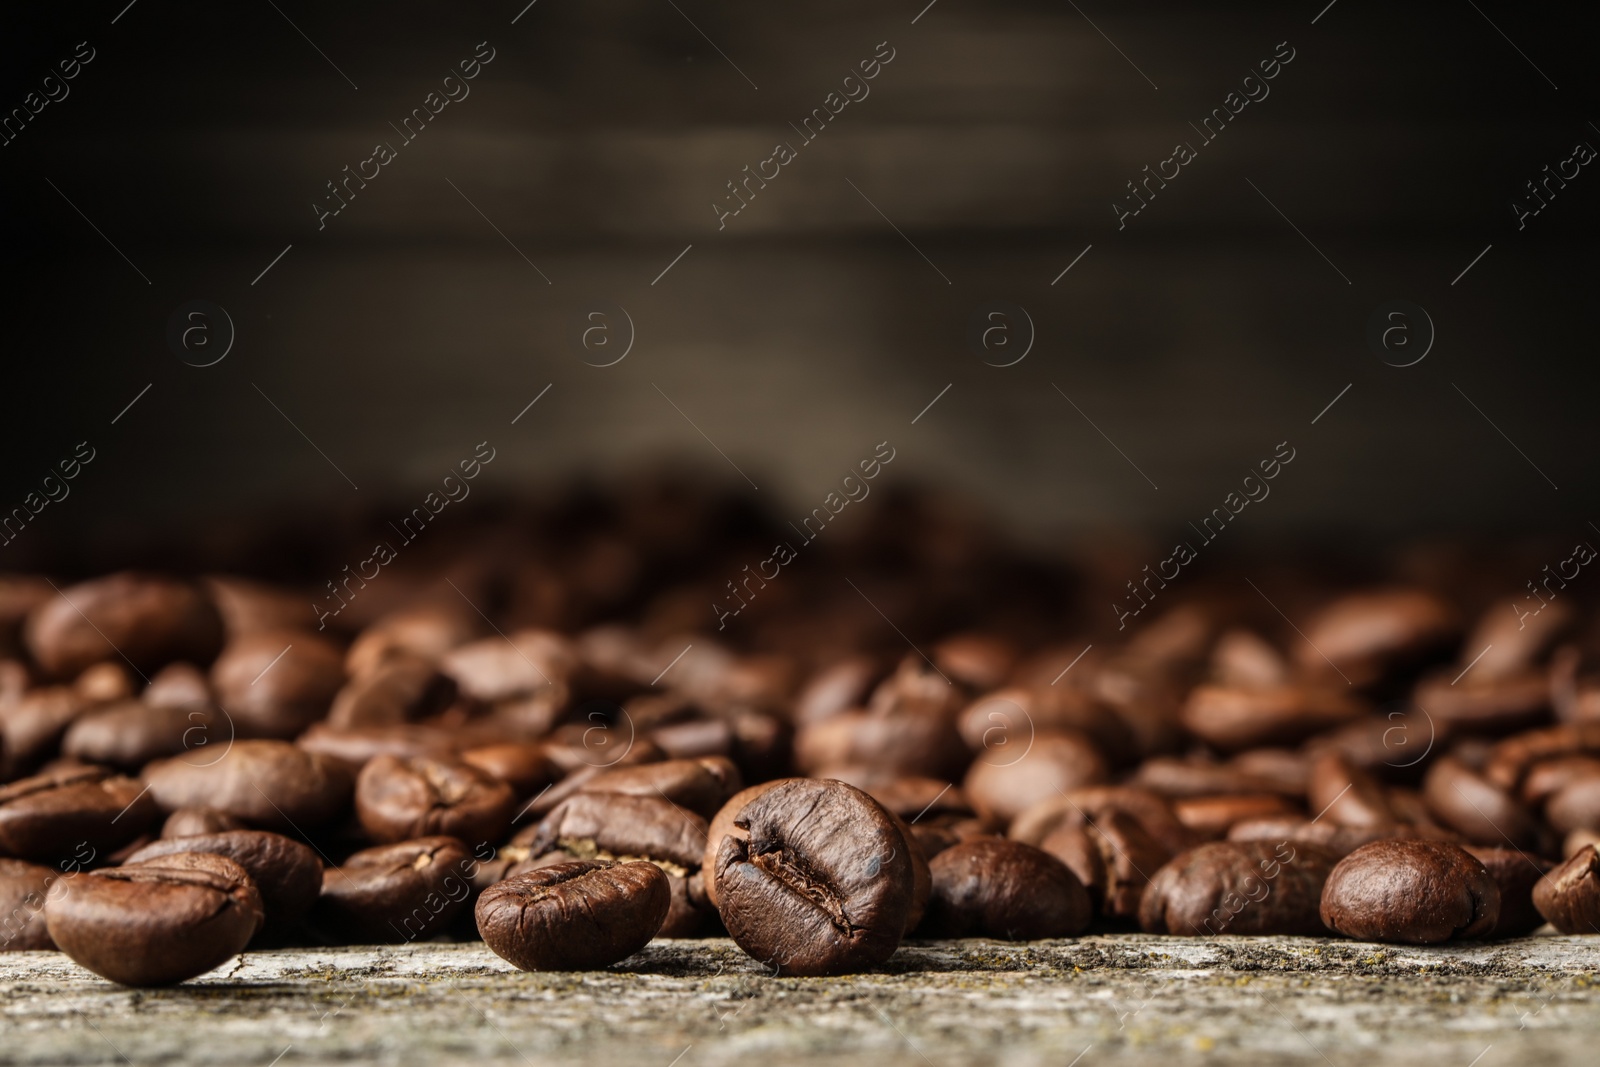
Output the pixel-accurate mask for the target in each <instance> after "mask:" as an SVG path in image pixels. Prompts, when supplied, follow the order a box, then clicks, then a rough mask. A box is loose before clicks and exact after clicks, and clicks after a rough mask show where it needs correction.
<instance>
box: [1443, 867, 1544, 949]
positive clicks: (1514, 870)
mask: <svg viewBox="0 0 1600 1067" xmlns="http://www.w3.org/2000/svg"><path fill="white" fill-rule="evenodd" d="M1462 847H1464V848H1465V849H1466V850H1467V851H1468V852H1470V853H1472V855H1473V857H1474V858H1475V859H1477V861H1478V862H1479V863H1481V864H1483V867H1484V870H1486V871H1488V872H1489V877H1490V878H1493V879H1494V884H1495V885H1496V886H1498V887H1499V888H1500V916H1499V918H1498V919H1497V920H1496V921H1495V924H1494V926H1493V928H1491V929H1490V930H1489V932H1488V933H1486V934H1484V935H1483V936H1484V938H1485V939H1487V940H1491V941H1493V940H1497V939H1499V938H1506V937H1525V936H1527V935H1528V934H1531V933H1533V932H1534V931H1535V930H1537V929H1538V928H1539V927H1541V926H1543V925H1544V916H1543V915H1540V914H1539V909H1538V908H1536V907H1534V906H1533V887H1534V886H1536V885H1538V884H1539V881H1540V879H1542V878H1543V877H1544V876H1545V874H1546V873H1548V872H1549V870H1550V868H1551V867H1553V866H1555V865H1554V864H1552V863H1551V862H1550V861H1549V860H1547V859H1544V858H1543V857H1541V856H1535V855H1533V854H1532V853H1530V852H1522V851H1519V850H1517V849H1510V848H1489V847H1485V846H1483V845H1464V846H1462Z"/></svg>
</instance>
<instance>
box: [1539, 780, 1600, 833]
mask: <svg viewBox="0 0 1600 1067" xmlns="http://www.w3.org/2000/svg"><path fill="white" fill-rule="evenodd" d="M1544 816H1545V819H1546V820H1547V821H1548V822H1549V823H1550V826H1551V827H1552V828H1553V829H1554V830H1555V831H1556V832H1557V833H1559V834H1570V833H1571V832H1572V831H1574V830H1597V831H1600V774H1587V775H1575V776H1574V777H1573V778H1572V780H1571V781H1569V782H1567V783H1566V784H1565V785H1563V786H1562V787H1561V788H1560V789H1558V790H1557V791H1556V792H1555V793H1554V794H1553V795H1551V797H1550V799H1548V800H1546V801H1545V805H1544Z"/></svg>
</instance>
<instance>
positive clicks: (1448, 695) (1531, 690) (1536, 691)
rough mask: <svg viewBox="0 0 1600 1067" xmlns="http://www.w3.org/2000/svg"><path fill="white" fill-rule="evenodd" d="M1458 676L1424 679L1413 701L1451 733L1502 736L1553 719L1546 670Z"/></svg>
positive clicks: (1418, 684) (1446, 672)
mask: <svg viewBox="0 0 1600 1067" xmlns="http://www.w3.org/2000/svg"><path fill="white" fill-rule="evenodd" d="M1456 678H1457V675H1456V674H1453V673H1451V672H1450V671H1445V672H1443V673H1440V674H1436V675H1432V676H1430V677H1428V678H1424V679H1423V680H1422V681H1420V682H1418V683H1417V688H1416V690H1415V693H1414V696H1413V697H1412V700H1413V703H1415V704H1416V705H1417V706H1418V707H1421V708H1427V709H1428V714H1429V715H1432V716H1433V717H1434V718H1435V719H1437V720H1438V721H1439V723H1440V724H1441V725H1442V726H1443V727H1445V728H1446V729H1448V730H1449V731H1450V733H1451V734H1452V735H1454V734H1461V733H1475V734H1485V735H1489V736H1493V737H1499V736H1503V735H1505V734H1508V733H1512V732H1514V731H1517V730H1527V729H1531V728H1533V727H1535V726H1543V725H1544V724H1545V723H1547V722H1549V721H1550V717H1551V709H1550V680H1549V678H1548V677H1547V676H1546V675H1545V673H1544V672H1543V671H1538V670H1529V671H1526V672H1524V673H1522V674H1515V675H1509V676H1502V677H1492V676H1490V675H1487V674H1483V675H1478V674H1477V672H1476V671H1474V672H1472V673H1469V674H1468V675H1467V676H1466V677H1464V678H1461V679H1460V681H1456Z"/></svg>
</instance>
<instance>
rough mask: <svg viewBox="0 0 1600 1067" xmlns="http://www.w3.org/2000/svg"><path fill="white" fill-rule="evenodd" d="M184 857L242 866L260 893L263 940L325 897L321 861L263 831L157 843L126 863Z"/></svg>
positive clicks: (281, 931)
mask: <svg viewBox="0 0 1600 1067" xmlns="http://www.w3.org/2000/svg"><path fill="white" fill-rule="evenodd" d="M179 852H205V853H209V854H211V855H213V856H223V857H225V858H227V859H230V860H232V861H233V862H235V863H237V864H238V865H239V866H240V867H243V868H244V870H245V873H246V874H248V875H249V876H250V880H251V881H252V882H254V883H255V887H256V890H257V891H258V892H259V893H260V894H261V910H262V912H263V914H264V916H265V921H264V922H263V924H262V927H261V934H262V935H263V936H264V937H269V938H270V937H277V936H280V935H282V934H284V933H287V932H288V931H290V930H292V929H293V928H294V927H296V926H298V925H299V923H300V921H301V920H302V919H304V918H305V917H306V916H307V915H309V914H310V913H311V906H312V905H313V904H315V903H316V902H317V896H318V894H320V893H321V892H322V861H321V860H320V859H318V858H317V854H316V853H315V852H313V851H312V850H311V849H309V848H307V847H306V846H305V845H302V844H301V843H300V842H298V841H292V840H290V839H289V838H287V837H283V836H282V835H280V834H274V833H268V832H267V831H264V830H229V831H224V832H222V833H213V834H196V835H193V836H190V837H180V838H166V839H162V840H160V841H152V842H151V843H150V844H148V845H145V846H144V847H143V848H141V849H139V850H138V851H137V852H135V853H133V854H132V855H131V856H129V857H128V858H127V860H126V861H124V862H125V863H126V864H127V865H129V866H133V865H135V864H139V863H142V862H144V861H145V860H154V859H157V858H159V857H161V856H171V855H173V854H175V853H179Z"/></svg>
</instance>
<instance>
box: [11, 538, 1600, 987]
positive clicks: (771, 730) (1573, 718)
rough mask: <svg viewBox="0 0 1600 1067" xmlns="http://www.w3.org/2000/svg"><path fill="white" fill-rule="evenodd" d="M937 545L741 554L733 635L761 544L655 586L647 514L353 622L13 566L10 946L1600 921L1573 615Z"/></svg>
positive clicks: (563, 948) (129, 963) (1580, 640)
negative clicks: (835, 573) (725, 621)
mask: <svg viewBox="0 0 1600 1067" xmlns="http://www.w3.org/2000/svg"><path fill="white" fill-rule="evenodd" d="M678 532H679V534H680V537H679V542H680V544H681V543H682V542H683V541H684V540H685V537H684V536H682V535H683V534H684V530H681V529H680V530H679V531H678ZM692 532H693V531H692V529H691V530H690V531H689V533H691V534H692ZM924 533H925V536H924V537H923V538H922V539H921V540H920V541H919V542H917V543H918V544H920V545H922V546H923V547H922V548H920V549H918V550H916V551H912V550H910V549H905V550H904V551H901V550H900V549H894V548H893V541H892V539H890V538H886V539H885V540H884V541H883V542H882V543H880V544H879V545H878V549H877V550H878V551H879V552H880V556H879V557H878V559H879V560H880V561H881V562H882V570H881V572H880V574H879V576H880V578H881V575H882V574H890V575H891V576H892V577H891V578H890V579H885V580H879V581H877V582H876V583H875V584H871V585H870V589H871V590H872V591H873V593H874V594H875V595H874V596H870V597H869V595H868V592H867V587H863V586H861V585H858V584H856V583H854V582H850V583H844V582H835V583H834V585H835V586H838V588H837V589H835V588H834V586H829V587H828V588H827V589H826V590H825V591H824V592H822V593H818V592H816V591H815V589H816V586H817V583H819V582H820V581H821V578H820V577H819V574H821V573H822V572H820V571H815V570H814V571H811V572H807V571H805V570H804V569H800V570H797V571H795V572H793V573H789V572H786V573H785V574H784V575H783V576H782V577H781V578H779V579H774V580H773V581H772V583H771V588H767V587H766V586H761V587H758V588H752V586H751V583H750V581H749V579H748V578H747V579H745V580H744V588H745V589H746V590H749V591H750V592H751V594H752V601H751V604H750V610H749V611H748V612H747V613H746V614H747V615H749V616H750V618H749V619H746V620H739V621H736V623H735V627H734V628H733V629H731V630H729V631H728V632H726V633H722V632H719V631H718V630H717V629H715V628H714V627H713V626H712V625H711V621H710V620H715V619H719V618H726V614H725V613H722V614H719V613H718V609H717V607H716V605H715V604H713V605H712V608H711V610H710V611H707V610H706V608H705V603H706V600H707V599H709V597H708V596H707V595H706V591H707V590H708V589H714V588H715V586H716V582H717V581H718V580H719V578H718V575H719V573H720V572H719V570H718V568H719V567H720V568H721V569H723V570H725V569H727V564H726V557H724V556H722V555H720V554H719V555H717V558H716V559H715V560H712V561H711V562H710V563H708V564H707V567H706V568H705V569H704V570H703V571H701V572H699V575H698V576H691V577H688V578H684V579H682V580H681V581H679V580H673V581H655V582H654V584H652V581H651V579H650V578H649V574H650V567H649V565H648V564H649V559H648V555H649V553H648V550H644V549H640V548H639V546H638V544H636V543H630V541H629V540H628V538H627V537H625V536H622V535H620V534H616V533H615V532H613V533H612V534H609V535H607V536H606V537H601V538H592V539H591V540H589V541H588V542H586V547H585V550H584V551H583V552H582V553H579V554H568V555H567V556H564V557H560V558H561V560H562V563H561V564H560V565H553V564H552V563H551V562H550V558H543V559H542V561H541V560H531V559H530V555H529V553H519V552H518V550H517V549H516V548H515V547H514V546H512V547H507V543H506V539H505V538H503V537H502V538H494V539H490V538H486V539H485V542H484V543H483V544H480V545H478V546H475V547H476V548H478V549H481V551H480V552H478V554H477V556H472V555H470V554H461V555H451V554H448V553H447V554H445V555H444V556H443V557H429V558H427V559H424V560H420V561H419V562H418V564H417V567H416V570H417V571H418V575H417V576H413V577H412V578H405V577H404V576H403V575H404V572H403V571H397V572H396V573H394V574H385V575H383V576H382V577H381V578H379V579H374V580H373V582H372V583H371V588H367V587H366V586H365V585H363V586H359V587H356V586H352V585H351V584H350V582H349V580H348V579H346V580H345V582H344V584H343V587H342V588H343V589H344V590H345V592H346V593H347V594H348V597H346V598H341V600H342V601H343V602H345V603H346V605H347V607H349V608H350V609H351V610H349V611H348V613H341V614H340V616H339V618H338V619H337V620H336V625H334V626H332V627H326V626H324V627H323V628H319V627H318V626H317V625H313V623H314V622H326V621H327V618H328V615H329V614H330V613H329V612H328V611H327V609H326V607H325V606H323V607H317V606H314V607H313V608H312V609H311V610H307V607H306V600H305V598H304V597H303V596H302V595H300V594H299V593H298V592H296V591H295V590H294V589H292V588H290V587H289V586H288V585H279V584H274V583H268V582H264V581H255V580H245V579H241V578H232V577H228V578H224V577H210V578H204V579H195V580H188V579H182V578H176V577H168V576H162V575H158V574H152V573H133V572H124V573H116V574H112V575H110V576H107V577H101V578H95V579H91V580H87V581H82V582H77V583H62V584H59V585H58V584H55V583H53V582H50V581H47V580H45V579H35V578H31V577H24V576H11V577H5V578H0V781H3V782H4V784H3V785H0V857H4V858H0V948H3V949H5V950H37V949H52V948H54V949H59V950H60V951H62V952H65V953H67V954H68V955H69V956H70V957H71V958H72V959H73V960H75V961H77V962H78V963H80V964H82V965H83V966H84V967H86V968H88V969H89V970H91V971H93V972H94V973H96V974H99V975H102V976H104V977H106V978H109V979H111V980H113V981H116V982H120V983H125V984H128V985H133V986H148V985H160V984H166V983H173V982H178V981H182V980H184V979H186V978H190V977H193V976H195V975H198V974H201V973H204V972H205V971H207V970H210V969H212V968H214V967H217V966H218V965H219V964H221V963H222V962H224V961H225V960H227V959H228V958H230V957H231V956H233V955H235V954H236V953H238V952H240V951H242V950H244V949H246V948H247V947H255V948H264V947H274V946H290V945H337V944H350V943H358V944H404V943H407V942H413V941H417V940H423V939H432V938H440V937H444V938H455V939H472V938H482V940H483V941H484V942H485V943H486V944H487V945H488V946H489V948H490V949H492V950H493V951H494V952H496V953H497V954H499V955H500V956H502V957H504V958H505V959H506V960H508V961H510V962H511V963H512V964H514V965H515V966H517V967H520V968H524V969H530V970H581V969H588V968H599V967H605V966H608V965H611V964H614V963H617V962H618V961H621V960H623V959H625V958H627V957H628V956H630V955H632V954H634V953H636V952H638V951H639V950H640V949H641V948H642V947H644V946H645V945H646V944H647V943H649V942H650V940H651V939H652V938H656V937H672V938H695V937H704V936H716V935H722V934H724V933H725V934H726V935H727V936H730V937H732V938H733V940H734V941H735V942H737V943H738V944H739V945H740V947H742V948H743V949H744V950H745V951H746V952H748V953H749V954H750V955H751V956H752V957H753V958H755V959H756V960H758V961H760V962H761V963H762V964H764V965H767V966H770V967H771V969H772V970H771V973H773V974H775V975H833V974H841V973H848V972H853V971H860V970H863V969H868V968H872V967H874V966H877V965H880V964H882V963H883V962H884V961H885V960H887V959H888V958H889V957H890V956H891V955H892V954H893V953H894V952H895V949H896V947H897V946H898V945H899V944H900V942H901V941H902V939H904V938H907V937H929V938H948V937H986V938H1006V939H1034V938H1057V937H1073V936H1076V935H1079V934H1082V933H1084V932H1086V931H1088V930H1090V929H1099V930H1106V931H1116V930H1143V931H1145V932H1148V933H1156V934H1172V935H1181V936H1208V935H1215V934H1257V935H1263V934H1282V935H1311V936H1323V937H1328V936H1338V935H1342V936H1347V937H1352V938H1360V939H1369V940H1379V941H1390V942H1403V943H1414V944H1433V943H1438V942H1443V941H1448V940H1452V939H1461V938H1475V939H1483V938H1503V937H1515V936H1520V935H1524V934H1527V933H1529V932H1530V931H1532V930H1534V929H1535V928H1537V927H1539V926H1541V925H1542V924H1543V923H1545V922H1546V921H1548V922H1549V923H1551V924H1553V925H1554V926H1555V928H1556V929H1557V930H1558V931H1561V932H1564V933H1600V853H1597V851H1596V843H1597V842H1600V671H1597V670H1596V669H1595V666H1596V661H1595V659H1594V657H1593V656H1592V655H1591V650H1593V649H1594V648H1596V647H1597V643H1596V641H1595V640H1594V636H1595V635H1594V633H1593V632H1592V631H1589V630H1587V629H1585V628H1584V623H1583V620H1582V619H1581V618H1580V617H1579V616H1578V615H1577V613H1575V612H1572V611H1569V610H1567V608H1566V601H1563V600H1559V599H1558V600H1554V601H1552V602H1550V603H1547V604H1545V605H1544V607H1543V608H1542V609H1541V610H1540V611H1539V612H1537V613H1536V614H1530V613H1529V612H1528V611H1527V610H1526V608H1525V607H1522V608H1519V606H1518V604H1517V603H1516V602H1513V601H1496V600H1494V599H1493V598H1492V597H1485V596H1481V595H1478V594H1476V593H1471V594H1463V595H1460V596H1459V597H1458V596H1455V595H1453V594H1452V593H1451V591H1450V590H1449V589H1448V588H1447V587H1446V583H1442V582H1437V581H1434V582H1429V581H1426V580H1415V579H1414V580H1412V581H1411V582H1409V583H1407V584H1394V585H1387V586H1364V587H1359V588H1356V587H1348V586H1347V587H1344V588H1329V587H1328V586H1327V584H1326V583H1324V584H1323V585H1321V586H1318V585H1316V584H1315V583H1313V582H1309V581H1307V582H1304V583H1302V585H1301V586H1300V587H1299V589H1300V590H1301V591H1300V592H1299V593H1298V594H1296V596H1295V599H1294V607H1295V611H1296V614H1297V616H1298V617H1297V618H1296V620H1295V622H1294V623H1291V624H1289V626H1287V627H1286V626H1284V625H1283V622H1284V616H1282V615H1280V614H1279V613H1278V612H1277V609H1276V606H1273V607H1272V610H1270V611H1269V610H1266V606H1264V605H1263V604H1262V603H1261V602H1260V599H1264V598H1260V599H1257V598H1255V596H1254V594H1253V593H1252V592H1251V591H1250V590H1249V589H1248V588H1247V589H1245V590H1244V592H1243V594H1242V595H1238V596H1236V595H1233V594H1231V593H1230V594H1227V595H1219V594H1217V593H1216V592H1215V589H1216V588H1217V586H1216V585H1197V586H1196V588H1195V590H1194V591H1193V595H1190V596H1188V597H1187V598H1183V599H1180V598H1179V597H1177V596H1175V595H1174V596H1173V597H1172V602H1171V604H1170V605H1169V606H1165V612H1164V614H1157V613H1155V612H1154V611H1152V612H1150V613H1149V615H1148V616H1147V617H1146V618H1144V619H1143V620H1142V621H1140V622H1138V623H1137V624H1136V625H1133V626H1128V627H1126V629H1124V630H1121V631H1117V630H1112V629H1111V628H1110V627H1109V626H1106V625H1102V624H1099V623H1095V624H1093V625H1091V624H1088V623H1077V622H1073V621H1072V620H1075V619H1079V618H1088V616H1082V615H1079V614H1077V612H1078V611H1079V610H1080V609H1079V608H1078V607H1076V606H1070V605H1072V604H1075V603H1076V600H1075V598H1074V595H1073V594H1072V593H1071V592H1070V591H1069V590H1070V588H1071V583H1070V582H1069V581H1066V580H1064V579H1061V577H1060V575H1059V574H1056V575H1054V576H1051V575H1049V574H1046V573H1044V572H1043V571H1030V570H1029V569H1028V568H1026V567H1018V566H1012V565H1010V564H993V565H992V566H991V565H990V564H992V563H993V560H994V558H995V557H994V555H993V553H992V551H991V550H990V549H989V548H987V547H984V546H983V544H982V543H981V541H975V540H973V539H967V540H963V539H962V538H961V537H952V536H946V537H943V538H942V539H941V538H940V537H938V536H931V545H932V547H928V546H929V545H930V536H928V535H926V531H924ZM690 539H692V538H690ZM630 544H632V547H630ZM485 546H487V547H485ZM975 546H976V547H975ZM884 552H888V553H889V554H890V556H893V554H894V552H899V553H900V555H899V556H898V557H895V558H889V557H888V556H884V555H882V553H884ZM919 552H920V555H919V554H918V553H919ZM702 555H706V554H705V553H702ZM484 558H488V559H489V560H490V562H489V563H484V562H483V559H484ZM552 558H553V557H552ZM735 558H737V557H735ZM974 558H981V559H984V560H989V561H990V563H986V564H985V565H984V567H977V568H974V567H972V566H969V565H968V564H970V563H971V561H972V560H973V559H974ZM463 560H466V561H468V562H462V561H463ZM474 561H475V562H474ZM869 562H870V560H869ZM985 567H987V568H988V569H985ZM746 569H748V568H746ZM858 573H861V572H858ZM438 579H442V580H443V581H442V583H441V582H440V581H438ZM980 579H982V580H980ZM864 580H865V579H864ZM1085 581H1086V582H1087V583H1088V584H1092V581H1093V580H1092V578H1091V579H1085ZM1284 581H1285V582H1287V581H1288V579H1284ZM383 583H388V584H387V585H384V584H383ZM783 583H788V586H787V588H785V587H784V586H783ZM1280 584H1282V583H1280ZM726 585H727V586H728V587H729V588H733V587H734V585H733V583H732V582H727V583H726ZM328 588H329V589H334V588H335V587H334V585H333V583H331V582H330V583H328ZM951 588H957V589H959V590H960V592H959V594H958V595H947V594H948V591H949V590H950V589H951ZM928 589H934V590H936V592H932V593H929V592H926V591H925V590H928ZM757 591H759V593H760V595H759V596H756V595H754V594H755V593H756V592H757ZM469 593H470V595H469ZM984 596H989V597H990V598H991V599H999V600H1000V601H1002V602H1003V603H1004V604H1005V605H1006V606H1005V607H1003V608H1002V609H1000V610H997V611H993V612H989V613H988V614H983V613H981V612H979V611H977V610H976V609H974V610H973V611H972V612H971V613H970V614H964V612H965V611H966V608H964V607H962V605H967V606H970V605H973V604H976V603H978V602H979V601H980V599H981V598H982V597H984ZM930 598H931V599H930ZM940 598H943V599H940ZM1076 599H1081V597H1079V598H1076ZM863 602H865V603H863ZM1019 604H1032V605H1034V606H1038V605H1044V606H1045V609H1046V610H1045V611H1033V610H1010V609H1011V608H1013V607H1015V606H1016V605H1019ZM869 607H870V608H871V609H872V610H871V611H868V610H867V608H869ZM763 611H764V612H765V614H764V615H763V614H762V612H763ZM1050 611H1056V612H1057V616H1056V621H1054V622H1052V620H1051V618H1050V617H1049V612H1050ZM888 619H893V620H896V621H897V622H899V623H900V625H895V624H894V623H893V622H891V623H890V624H889V625H887V626H885V625H883V622H884V621H885V620H888ZM746 623H748V627H747V628H746V629H744V630H742V631H741V630H740V629H739V627H740V626H745V624H746ZM902 626H903V627H904V629H902ZM907 630H909V631H910V632H911V633H912V634H914V635H917V636H918V637H919V639H920V641H919V643H917V644H913V643H912V641H911V639H910V638H909V637H906V636H905V634H906V631H907ZM1091 638H1092V640H1091ZM924 652H925V653H926V654H924Z"/></svg>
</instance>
